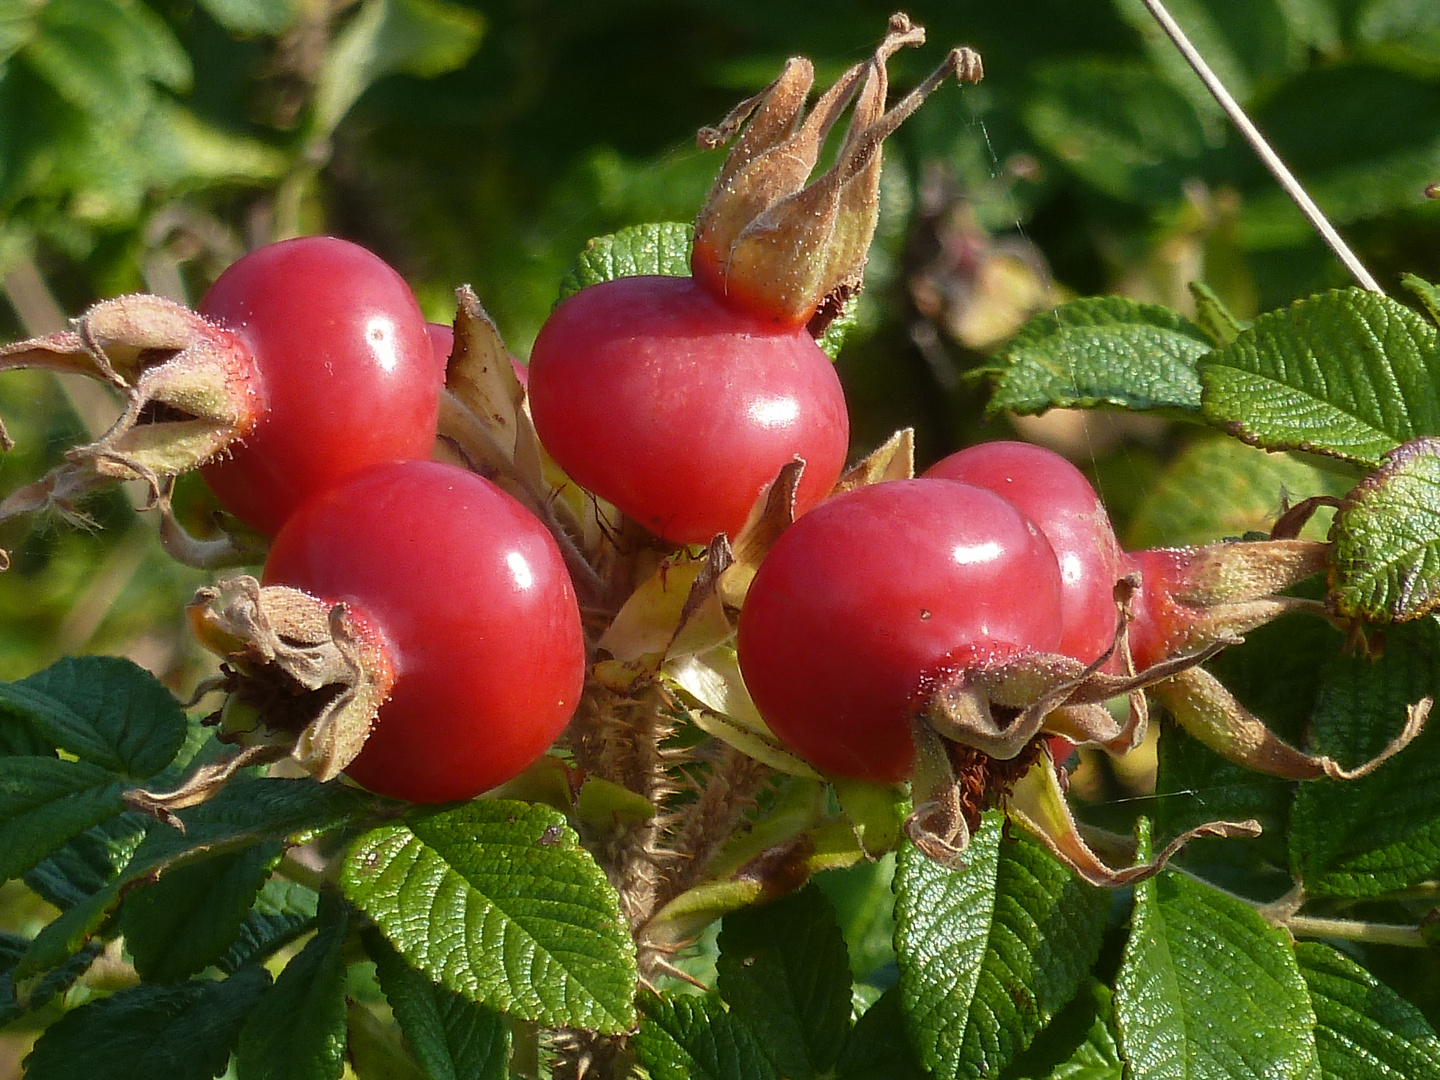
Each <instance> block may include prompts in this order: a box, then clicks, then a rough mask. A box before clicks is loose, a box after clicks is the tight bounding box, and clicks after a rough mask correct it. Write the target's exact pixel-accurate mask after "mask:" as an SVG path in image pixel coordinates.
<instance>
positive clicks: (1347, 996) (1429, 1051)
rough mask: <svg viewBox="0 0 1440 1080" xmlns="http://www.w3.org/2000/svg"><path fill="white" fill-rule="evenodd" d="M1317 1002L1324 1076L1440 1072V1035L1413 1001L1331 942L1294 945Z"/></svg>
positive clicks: (1365, 1078) (1345, 1079)
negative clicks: (1436, 1034) (1329, 943)
mask: <svg viewBox="0 0 1440 1080" xmlns="http://www.w3.org/2000/svg"><path fill="white" fill-rule="evenodd" d="M1295 958H1296V960H1298V961H1299V963H1300V973H1301V974H1302V975H1303V976H1304V977H1305V984H1306V985H1307V986H1308V987H1309V988H1310V1000H1311V1001H1312V1002H1313V1003H1314V1005H1315V1020H1316V1024H1315V1042H1316V1045H1317V1047H1318V1049H1319V1051H1320V1067H1321V1069H1322V1077H1323V1080H1402V1078H1409V1077H1422V1076H1431V1075H1436V1074H1437V1071H1440V1038H1436V1036H1435V1030H1434V1029H1433V1028H1432V1027H1431V1026H1430V1025H1429V1024H1428V1023H1426V1022H1425V1017H1424V1016H1422V1015H1421V1013H1420V1010H1419V1009H1417V1008H1415V1006H1414V1005H1411V1004H1410V1003H1409V1002H1408V1001H1406V1000H1405V999H1404V998H1402V997H1401V996H1400V995H1399V994H1397V993H1395V991H1393V990H1391V989H1390V988H1389V987H1388V986H1386V985H1385V984H1384V983H1382V982H1380V980H1379V979H1377V978H1375V976H1373V975H1371V974H1370V973H1369V972H1368V971H1366V970H1365V969H1364V968H1362V967H1361V966H1360V965H1359V964H1357V963H1355V961H1353V960H1351V959H1349V958H1348V957H1346V956H1343V955H1342V954H1340V953H1338V952H1336V951H1335V950H1334V949H1332V948H1331V947H1330V946H1328V945H1321V944H1320V943H1318V942H1312V941H1305V942H1300V943H1299V944H1297V945H1296V946H1295Z"/></svg>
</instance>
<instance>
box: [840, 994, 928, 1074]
mask: <svg viewBox="0 0 1440 1080" xmlns="http://www.w3.org/2000/svg"><path fill="white" fill-rule="evenodd" d="M835 1075H836V1076H837V1077H839V1080H928V1078H929V1076H930V1074H929V1073H927V1072H926V1071H925V1070H924V1069H923V1068H921V1067H920V1061H919V1059H918V1058H917V1057H916V1056H915V1048H914V1047H913V1046H911V1045H910V1040H909V1038H908V1037H907V1036H906V1034H905V1016H904V1014H903V1012H902V1011H901V1000H900V988H899V987H898V986H892V987H891V988H890V989H889V990H886V991H885V993H883V994H881V995H880V998H879V1000H878V1001H876V1002H875V1004H873V1005H871V1006H870V1008H868V1009H866V1010H865V1013H864V1015H863V1016H861V1017H860V1019H859V1020H857V1021H856V1022H855V1028H854V1030H852V1031H851V1032H850V1038H849V1039H848V1040H847V1041H846V1043H845V1050H844V1052H843V1053H842V1054H841V1055H840V1061H839V1064H838V1065H837V1066H836V1071H835Z"/></svg>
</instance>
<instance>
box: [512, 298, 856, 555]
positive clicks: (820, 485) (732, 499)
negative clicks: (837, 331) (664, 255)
mask: <svg viewBox="0 0 1440 1080" xmlns="http://www.w3.org/2000/svg"><path fill="white" fill-rule="evenodd" d="M530 408H531V413H532V415H533V416H534V418H535V426H536V429H537V430H538V431H539V433H540V440H541V442H543V443H544V444H545V447H546V449H547V450H549V451H550V453H551V454H552V455H553V456H554V458H555V460H556V461H557V462H559V464H560V466H561V467H562V468H563V469H565V471H566V472H567V473H569V474H570V476H571V477H572V478H573V479H574V480H575V481H576V482H577V483H579V484H581V485H582V486H584V487H585V488H587V489H589V490H590V491H592V492H594V493H595V494H596V495H599V496H600V497H601V498H603V499H606V500H608V501H609V502H611V503H613V504H614V505H615V506H616V507H618V508H619V509H620V510H622V511H623V512H624V513H626V514H627V515H629V516H630V517H631V518H633V519H635V520H636V521H638V522H640V524H642V525H643V526H645V527H646V528H647V529H649V530H650V531H651V532H653V533H655V534H656V535H657V536H659V537H661V538H662V539H665V540H668V541H670V542H672V543H677V544H688V543H708V542H709V541H710V540H711V539H712V538H713V537H714V536H715V535H716V534H718V533H725V534H726V535H728V536H729V537H731V538H732V539H733V538H734V536H735V534H736V533H737V532H738V531H739V529H740V527H741V526H742V525H744V523H745V519H746V517H747V516H748V514H749V513H750V509H751V507H752V506H753V505H754V503H755V501H756V499H757V498H759V496H760V495H761V493H762V492H763V491H764V490H765V489H766V488H767V487H768V486H769V485H770V483H771V482H772V481H773V480H774V479H775V477H776V475H777V473H778V472H779V471H780V469H781V468H782V467H783V466H784V465H786V464H788V463H789V462H790V461H792V460H793V459H794V458H796V457H801V458H803V459H804V460H805V472H804V475H803V476H802V478H801V480H800V486H799V492H798V494H797V497H796V503H797V512H798V513H804V512H805V511H806V510H808V509H809V508H810V507H812V506H814V505H815V504H817V503H818V502H819V501H820V500H821V499H823V498H824V497H825V496H826V495H827V494H829V492H830V490H831V488H833V487H834V484H835V480H836V479H837V478H838V477H839V475H840V471H841V469H842V468H843V467H844V464H845V454H846V450H847V447H848V443H849V419H848V415H847V413H846V410H845V397H844V394H843V392H842V391H841V389H840V380H839V378H838V377H837V376H836V374H835V369H834V365H832V364H831V363H830V360H829V358H828V357H827V356H826V355H825V354H824V353H823V352H822V351H821V350H820V347H819V346H818V345H816V344H815V342H814V340H813V339H812V338H811V337H810V336H809V334H807V333H805V331H804V330H803V329H798V330H776V329H775V328H774V327H773V326H772V325H770V324H768V323H765V322H763V321H761V320H757V319H756V318H754V317H752V316H748V315H744V314H742V313H739V312H737V311H732V310H730V309H728V308H726V307H725V306H724V305H722V304H721V303H719V302H718V301H716V300H715V299H714V298H712V297H711V296H710V295H709V294H708V293H706V292H705V291H704V290H703V289H702V288H700V287H699V286H698V285H697V284H696V283H695V281H694V280H693V279H692V278H678V277H632V278H617V279H615V280H613V281H607V282H604V283H602V284H599V285H592V286H590V287H589V288H586V289H582V290H581V291H580V292H578V293H576V294H574V295H573V296H571V297H569V298H568V299H566V300H565V302H564V303H562V304H561V305H560V306H559V307H558V308H556V309H555V312H554V313H553V314H552V315H551V316H550V319H549V321H548V322H546V324H545V326H544V327H543V328H542V329H541V331H540V335H539V337H538V338H537V339H536V341H535V348H534V350H533V352H532V353H531V356H530Z"/></svg>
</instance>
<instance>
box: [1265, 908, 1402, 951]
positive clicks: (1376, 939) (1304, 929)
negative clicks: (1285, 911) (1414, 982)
mask: <svg viewBox="0 0 1440 1080" xmlns="http://www.w3.org/2000/svg"><path fill="white" fill-rule="evenodd" d="M1282 925H1284V926H1285V927H1286V928H1287V929H1288V930H1289V931H1290V932H1291V933H1292V934H1294V935H1295V936H1296V937H1307V938H1340V939H1341V940H1344V941H1363V942H1366V943H1367V944H1370V945H1399V946H1401V947H1402V948H1406V949H1428V948H1429V947H1430V943H1429V942H1428V941H1426V940H1425V935H1424V934H1422V933H1421V932H1420V929H1419V927H1415V926H1402V925H1399V924H1396V923H1374V922H1360V921H1357V920H1354V919H1322V918H1319V917H1318V916H1315V915H1291V916H1290V917H1289V918H1288V919H1286V920H1285V922H1284V923H1283V924H1282Z"/></svg>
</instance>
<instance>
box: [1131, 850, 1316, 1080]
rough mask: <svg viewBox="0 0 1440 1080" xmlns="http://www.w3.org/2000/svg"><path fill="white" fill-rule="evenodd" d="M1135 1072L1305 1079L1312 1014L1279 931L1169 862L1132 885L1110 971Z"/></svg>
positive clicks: (1312, 1054)
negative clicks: (1125, 926)
mask: <svg viewBox="0 0 1440 1080" xmlns="http://www.w3.org/2000/svg"><path fill="white" fill-rule="evenodd" d="M1115 1018H1116V1022H1117V1026H1118V1028H1119V1032H1120V1046H1121V1050H1122V1052H1123V1054H1124V1057H1125V1060H1126V1062H1127V1063H1128V1065H1129V1067H1130V1073H1129V1075H1133V1077H1134V1078H1135V1080H1157V1078H1165V1080H1169V1078H1172V1077H1173V1078H1176V1080H1251V1078H1254V1080H1261V1078H1263V1080H1285V1078H1294V1080H1312V1078H1313V1076H1314V1074H1315V1072H1316V1070H1317V1058H1316V1051H1315V1037H1314V1030H1313V1029H1314V1026H1315V1014H1314V1012H1313V1011H1312V1009H1311V1007H1310V999H1309V995H1308V993H1307V992H1306V989H1305V983H1304V980H1303V979H1302V978H1301V977H1300V971H1299V969H1298V967H1297V966H1296V963H1295V956H1294V953H1293V951H1292V949H1291V945H1290V940H1289V937H1288V935H1287V934H1285V933H1284V932H1283V931H1281V930H1277V929H1275V928H1273V927H1271V926H1269V925H1268V924H1266V922H1265V921H1264V919H1262V918H1261V917H1260V915H1259V913H1258V912H1256V911H1255V910H1254V909H1253V908H1251V907H1249V906H1248V905H1246V904H1244V903H1242V902H1241V901H1239V900H1236V899H1233V898H1231V897H1228V896H1226V895H1224V894H1223V893H1220V892H1217V891H1216V890H1214V889H1212V888H1210V887H1208V886H1206V885H1203V884H1201V883H1199V882H1197V881H1194V880H1192V879H1190V878H1187V877H1183V876H1181V875H1180V874H1178V873H1176V872H1174V871H1164V872H1162V873H1161V874H1160V875H1159V876H1157V877H1155V878H1151V879H1150V880H1149V881H1146V882H1144V883H1142V884H1141V885H1139V886H1137V887H1136V890H1135V908H1134V913H1133V915H1132V916H1131V929H1130V938H1129V940H1128V941H1127V942H1126V945H1125V953H1124V958H1123V959H1122V961H1121V965H1120V971H1119V973H1118V975H1117V976H1116V979H1115Z"/></svg>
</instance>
